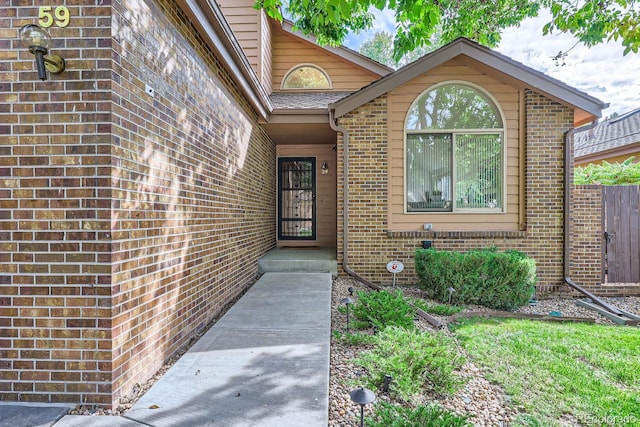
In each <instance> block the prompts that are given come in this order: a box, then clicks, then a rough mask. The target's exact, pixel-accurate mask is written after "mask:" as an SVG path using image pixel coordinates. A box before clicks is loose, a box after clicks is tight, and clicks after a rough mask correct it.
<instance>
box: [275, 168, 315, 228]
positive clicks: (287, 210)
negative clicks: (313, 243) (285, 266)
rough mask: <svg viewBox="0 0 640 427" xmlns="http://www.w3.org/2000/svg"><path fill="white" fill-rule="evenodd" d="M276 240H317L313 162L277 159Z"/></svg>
mask: <svg viewBox="0 0 640 427" xmlns="http://www.w3.org/2000/svg"><path fill="white" fill-rule="evenodd" d="M278 239H280V240H315V239H316V159H315V157H280V158H279V159H278Z"/></svg>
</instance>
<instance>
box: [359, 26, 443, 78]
mask: <svg viewBox="0 0 640 427" xmlns="http://www.w3.org/2000/svg"><path fill="white" fill-rule="evenodd" d="M440 46H441V42H440V41H439V35H438V34H434V36H433V37H432V39H431V45H430V46H428V47H427V46H418V47H416V49H414V50H412V51H411V52H407V53H405V54H403V55H402V57H401V58H400V59H396V58H395V57H394V51H393V35H391V34H390V33H388V32H386V31H377V32H376V33H375V34H374V35H373V37H372V38H371V39H369V40H366V41H365V42H363V43H362V45H360V49H359V50H358V51H359V52H360V53H361V54H362V55H364V56H366V57H368V58H371V59H373V60H374V61H378V62H379V63H381V64H384V65H386V66H388V67H391V68H396V69H397V68H400V67H402V66H405V65H407V64H409V63H411V62H413V61H415V60H417V59H419V58H421V57H423V56H424V55H426V54H427V53H429V52H431V51H432V50H433V49H435V48H437V47H440Z"/></svg>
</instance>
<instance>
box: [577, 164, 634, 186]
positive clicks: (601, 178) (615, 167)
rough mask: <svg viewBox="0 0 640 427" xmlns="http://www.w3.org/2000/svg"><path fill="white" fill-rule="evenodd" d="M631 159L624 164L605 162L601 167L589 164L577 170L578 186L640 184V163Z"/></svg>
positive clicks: (578, 167)
mask: <svg viewBox="0 0 640 427" xmlns="http://www.w3.org/2000/svg"><path fill="white" fill-rule="evenodd" d="M634 160H635V158H634V157H629V158H628V159H627V160H625V161H624V162H622V163H609V162H607V161H603V162H602V164H601V165H594V164H588V165H586V166H577V167H576V168H575V177H574V182H575V183H576V184H602V185H629V184H632V185H634V184H640V162H638V163H634Z"/></svg>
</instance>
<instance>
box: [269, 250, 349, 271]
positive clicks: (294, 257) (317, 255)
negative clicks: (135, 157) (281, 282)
mask: <svg viewBox="0 0 640 427" xmlns="http://www.w3.org/2000/svg"><path fill="white" fill-rule="evenodd" d="M258 272H260V273H331V276H332V277H337V276H338V261H337V260H336V255H335V249H327V248H318V249H297V248H284V249H283V248H276V249H274V250H272V251H270V252H269V253H267V254H266V255H265V256H263V257H262V258H260V259H259V260H258Z"/></svg>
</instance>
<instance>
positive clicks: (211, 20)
mask: <svg viewBox="0 0 640 427" xmlns="http://www.w3.org/2000/svg"><path fill="white" fill-rule="evenodd" d="M177 2H178V5H179V6H180V7H181V8H182V10H183V11H184V12H185V13H187V15H189V17H190V18H191V19H192V22H193V23H194V25H195V26H196V28H197V29H198V31H199V32H200V34H201V36H202V37H203V39H204V40H205V41H206V42H207V44H208V46H209V48H211V49H212V50H213V51H214V52H216V53H217V56H218V58H219V59H220V61H221V62H222V64H223V66H224V67H225V68H226V69H227V71H228V72H229V73H230V74H231V77H232V78H233V80H234V81H235V82H236V83H237V84H238V86H239V89H240V91H241V92H242V94H243V95H244V96H246V98H247V100H248V101H249V103H250V104H251V106H252V107H253V108H254V110H255V111H256V112H257V113H258V115H259V116H260V117H261V118H267V117H268V116H269V114H270V112H271V110H272V109H273V107H272V105H271V101H270V100H269V96H268V94H267V92H266V91H265V90H264V88H263V86H262V84H261V83H260V81H259V79H258V76H257V75H256V73H255V72H254V71H253V68H252V67H251V64H249V61H248V60H247V57H246V56H245V54H244V52H243V50H242V48H241V47H240V44H239V43H238V41H237V40H236V38H235V36H234V35H233V31H232V30H231V27H230V26H229V24H228V23H227V21H226V19H225V18H224V15H223V14H222V11H221V10H220V8H219V6H218V5H217V3H216V2H215V1H211V0H177Z"/></svg>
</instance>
